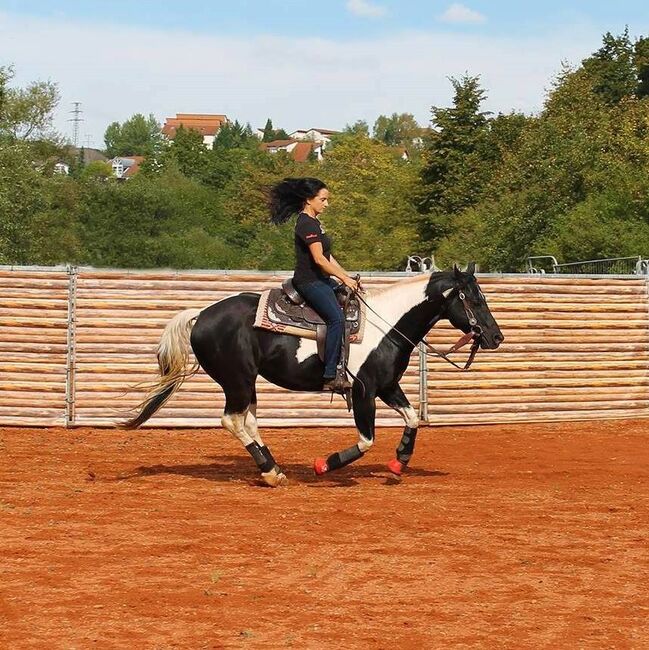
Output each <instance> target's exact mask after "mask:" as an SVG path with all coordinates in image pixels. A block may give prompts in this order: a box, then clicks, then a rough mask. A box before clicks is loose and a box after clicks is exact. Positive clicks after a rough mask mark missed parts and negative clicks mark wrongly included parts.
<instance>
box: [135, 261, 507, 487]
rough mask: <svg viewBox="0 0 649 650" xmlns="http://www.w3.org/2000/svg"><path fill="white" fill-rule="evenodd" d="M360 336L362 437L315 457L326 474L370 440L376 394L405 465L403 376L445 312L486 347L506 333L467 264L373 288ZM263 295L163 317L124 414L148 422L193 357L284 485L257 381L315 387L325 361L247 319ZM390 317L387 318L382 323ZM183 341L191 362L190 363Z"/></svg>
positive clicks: (412, 431) (235, 427)
mask: <svg viewBox="0 0 649 650" xmlns="http://www.w3.org/2000/svg"><path fill="white" fill-rule="evenodd" d="M365 300H366V302H367V307H368V308H367V312H366V315H367V321H366V324H365V332H364V336H363V340H362V343H359V344H353V345H352V346H351V351H350V357H349V370H350V371H351V373H352V374H353V376H354V377H355V380H354V384H353V388H352V398H353V412H354V420H355V422H356V427H357V428H358V432H359V439H358V443H357V444H355V445H354V446H352V447H350V448H348V449H344V450H342V451H339V452H336V453H334V454H331V455H330V456H329V457H328V458H326V459H318V460H316V463H315V471H316V473H318V474H323V473H325V472H327V471H331V470H335V469H339V468H341V467H344V466H345V465H348V464H349V463H351V462H353V461H355V460H357V459H359V458H360V457H361V456H363V455H364V454H365V452H367V451H368V450H369V448H370V447H371V446H372V443H373V442H374V421H375V412H376V404H375V402H376V398H377V397H378V398H379V399H381V400H383V401H384V402H385V403H386V404H387V405H388V406H390V407H392V408H393V409H395V410H396V411H397V412H398V413H399V414H400V415H401V417H403V419H404V420H405V425H406V426H405V429H404V432H403V436H402V439H401V443H400V445H399V448H398V449H397V458H396V459H393V460H392V461H391V462H390V463H389V467H390V469H391V470H392V471H393V472H395V473H400V471H401V470H402V469H403V468H404V467H405V466H406V465H407V463H408V461H409V460H410V457H411V455H412V453H413V450H414V445H415V438H416V434H417V427H418V425H419V419H418V417H417V413H416V411H415V409H414V408H413V407H412V406H411V405H410V403H409V402H408V399H407V398H406V396H405V395H404V393H403V391H402V390H401V387H400V386H399V380H400V379H401V377H402V375H403V373H404V372H405V370H406V368H407V366H408V361H409V359H410V355H411V353H412V351H413V348H414V345H415V344H416V343H418V342H419V341H421V340H422V339H423V338H424V337H425V336H426V334H427V333H428V331H429V330H430V329H431V328H432V327H433V326H434V325H435V323H437V322H438V321H439V320H441V319H444V318H445V319H448V320H449V321H450V322H451V324H452V325H453V326H454V327H456V328H457V329H459V330H462V331H463V332H465V333H467V334H468V333H469V332H473V333H474V336H475V337H479V343H480V346H481V347H482V348H484V349H495V348H497V347H498V346H499V345H500V343H501V342H502V341H503V335H502V333H501V332H500V329H499V328H498V325H497V324H496V321H495V320H494V318H493V316H492V315H491V312H490V311H489V308H488V306H487V303H486V301H485V297H484V295H483V294H482V291H481V290H480V287H479V286H478V282H477V280H476V278H475V275H474V266H473V265H470V267H469V269H467V271H466V272H461V271H460V270H459V269H457V268H455V269H454V270H453V271H446V272H439V273H432V274H422V275H418V276H415V277H413V278H407V279H405V280H402V281H400V282H396V283H395V284H393V285H391V286H389V287H388V288H386V289H381V290H379V291H375V292H372V293H369V294H368V295H367V296H366V297H365ZM258 302H259V294H255V293H247V292H246V293H240V294H237V295H233V296H229V297H227V298H224V299H223V300H220V301H219V302H217V303H215V304H213V305H211V306H210V307H207V308H205V309H203V310H197V309H188V310H185V311H183V312H181V313H179V314H177V315H176V316H175V317H174V318H173V319H172V320H171V321H170V322H169V323H168V324H167V326H166V328H165V330H164V333H163V335H162V338H161V340H160V345H159V347H158V364H159V367H160V381H159V382H158V383H157V385H156V386H155V387H154V389H153V390H152V392H151V393H150V395H149V396H148V397H147V398H146V399H145V401H144V402H143V403H142V404H141V405H140V409H139V413H138V415H136V416H135V417H133V418H132V419H131V420H129V421H128V422H126V423H125V426H126V427H128V428H136V427H138V426H140V425H141V424H142V423H143V422H146V421H147V420H148V419H149V418H150V417H151V416H152V415H153V414H154V413H155V412H156V411H157V410H158V409H159V408H160V407H161V406H162V405H163V404H164V403H165V402H166V401H167V400H168V399H169V398H170V397H171V395H173V393H174V392H175V391H176V390H177V389H178V388H179V387H180V385H181V384H182V382H183V381H184V380H185V379H186V378H187V377H190V376H191V375H193V374H195V373H196V372H198V369H199V365H200V367H201V368H203V370H204V371H205V372H206V373H207V374H208V375H209V376H210V377H211V378H212V379H214V381H216V382H217V383H219V384H220V385H221V387H222V388H223V391H224V393H225V410H224V414H223V417H222V418H221V422H222V424H223V427H224V428H226V429H227V430H228V431H230V432H231V433H232V434H233V435H234V436H235V437H236V438H237V439H238V440H240V441H241V443H242V444H243V445H244V446H245V448H246V449H247V450H248V452H249V453H250V455H251V456H252V457H253V459H254V460H255V462H256V463H257V466H258V467H259V469H260V471H261V476H262V478H263V479H264V481H265V482H266V483H268V484H269V485H272V486H278V485H283V484H285V483H286V482H287V479H286V476H285V475H284V474H283V473H282V471H281V469H280V467H279V466H278V465H277V463H276V462H275V459H274V458H273V455H272V453H271V452H270V450H269V449H268V447H267V446H266V445H265V444H264V443H263V441H262V439H261V437H260V435H259V431H258V429H257V417H256V410H257V395H256V392H255V382H256V380H257V376H258V375H261V376H262V377H264V378H265V379H267V380H268V381H270V382H272V383H274V384H276V385H278V386H281V387H283V388H287V389H289V390H295V391H319V390H321V388H322V384H323V379H322V374H323V364H322V362H321V361H320V359H319V357H318V355H317V350H316V344H315V341H311V340H309V339H304V338H299V337H296V336H290V335H286V334H277V333H274V332H270V331H266V330H261V329H257V328H254V327H253V322H254V318H255V312H256V309H257V304H258ZM386 322H387V323H389V324H390V325H386ZM189 343H191V348H192V350H193V352H194V356H195V357H196V361H197V363H194V364H193V365H192V364H191V363H190V354H191V353H190V350H189Z"/></svg>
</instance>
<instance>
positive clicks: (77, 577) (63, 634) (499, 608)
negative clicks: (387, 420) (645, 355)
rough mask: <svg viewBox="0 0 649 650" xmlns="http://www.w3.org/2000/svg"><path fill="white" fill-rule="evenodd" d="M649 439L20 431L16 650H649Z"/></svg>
mask: <svg viewBox="0 0 649 650" xmlns="http://www.w3.org/2000/svg"><path fill="white" fill-rule="evenodd" d="M648 425H649V421H647V420H637V421H609V422H587V423H560V424H546V425H525V426H523V425H515V426H514V425H512V426H488V427H487V426H485V427H471V428H468V427H467V428H462V427H453V428H428V429H421V430H420V434H419V436H420V437H419V441H418V446H417V450H416V452H415V456H414V458H413V461H412V463H411V467H410V468H409V469H408V471H407V473H406V474H405V475H404V477H403V479H402V481H401V482H396V481H394V480H393V479H391V478H390V475H389V473H388V472H387V471H386V470H385V462H386V461H387V460H389V459H390V458H392V456H393V454H394V448H395V446H396V444H397V442H398V440H399V438H400V435H401V432H400V430H397V429H382V430H379V432H378V439H377V444H376V445H375V447H374V448H373V450H372V451H371V452H370V454H368V455H367V456H365V458H363V459H361V460H360V461H359V462H358V463H357V464H356V465H353V466H350V467H348V468H345V469H343V470H340V471H339V472H338V473H337V474H329V475H327V476H326V477H324V478H316V477H315V476H314V475H313V474H312V471H311V463H312V460H313V458H314V456H316V455H323V454H327V453H329V452H331V451H334V450H336V449H340V448H342V447H347V446H349V445H350V444H353V442H354V441H355V439H356V434H355V432H354V431H353V430H350V429H334V430H332V429H330V430H316V429H302V430H298V429H275V430H267V431H262V435H264V439H265V441H266V442H267V444H269V446H270V447H271V449H272V450H273V452H274V454H275V457H276V458H277V460H278V461H279V462H280V464H281V465H282V468H283V469H284V471H285V472H286V474H287V475H288V477H289V479H290V481H291V483H290V485H289V486H288V487H287V488H283V489H272V488H268V487H263V486H261V485H260V484H259V482H258V480H257V472H256V468H255V467H254V465H253V463H252V461H251V459H250V458H249V457H248V456H247V454H246V452H245V450H243V449H242V448H241V447H240V446H239V445H238V443H236V442H235V441H234V440H233V439H231V438H230V437H229V436H228V435H227V434H225V433H224V432H223V431H221V430H217V431H207V430H144V431H136V432H126V431H116V430H100V429H94V430H93V429H73V430H60V429H59V430H56V429H15V428H7V429H0V490H1V492H0V550H1V555H0V571H1V574H0V647H1V648H12V649H13V648H48V649H51V648H66V649H67V648H90V647H94V648H102V649H103V648H192V649H193V648H285V647H286V648H445V647H452V648H492V647H493V648H509V647H511V648H649V587H648V585H649V550H648V549H649V544H648V541H649V481H648V479H649V444H648V443H649V436H648V435H647V426H648Z"/></svg>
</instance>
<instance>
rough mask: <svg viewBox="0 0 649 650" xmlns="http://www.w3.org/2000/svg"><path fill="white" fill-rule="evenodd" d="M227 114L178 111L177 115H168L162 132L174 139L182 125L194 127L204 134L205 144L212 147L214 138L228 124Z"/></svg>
mask: <svg viewBox="0 0 649 650" xmlns="http://www.w3.org/2000/svg"><path fill="white" fill-rule="evenodd" d="M228 121H229V120H228V118H227V116H226V115H204V114H199V113H176V117H168V118H167V119H166V120H165V123H164V126H163V127H162V133H163V134H164V135H166V136H167V138H169V140H173V139H174V137H175V135H176V131H177V130H178V129H179V128H180V127H181V126H182V127H183V128H185V129H193V130H194V131H198V132H199V133H200V134H201V135H202V136H203V144H204V145H205V146H206V147H207V148H208V149H211V148H212V147H213V146H214V138H215V137H216V134H217V133H218V132H219V129H220V128H221V126H223V124H227V122H228Z"/></svg>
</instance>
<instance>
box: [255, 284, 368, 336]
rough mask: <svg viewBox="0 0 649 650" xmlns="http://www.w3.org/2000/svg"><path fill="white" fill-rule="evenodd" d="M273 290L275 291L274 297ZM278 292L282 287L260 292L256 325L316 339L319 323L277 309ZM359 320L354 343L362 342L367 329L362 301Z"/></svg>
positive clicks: (354, 330)
mask: <svg viewBox="0 0 649 650" xmlns="http://www.w3.org/2000/svg"><path fill="white" fill-rule="evenodd" d="M271 292H275V293H274V295H273V296H272V299H271ZM277 292H281V289H267V290H266V291H263V292H262V293H261V294H260V296H259V305H258V306H257V312H256V314H255V322H254V327H258V328H260V329H264V330H269V331H271V332H278V333H282V334H290V335H292V336H301V337H303V338H305V339H312V340H314V341H315V340H316V327H317V323H315V322H311V321H295V320H292V319H290V317H289V316H288V314H286V313H285V312H283V311H282V312H278V311H276V309H275V305H276V298H277ZM359 320H360V323H358V322H357V321H355V322H354V324H355V325H356V326H357V327H355V328H353V330H352V332H353V333H355V335H356V339H355V340H354V341H353V342H354V343H360V342H361V341H362V340H363V331H364V329H365V306H364V305H363V304H362V303H361V310H360V318H359ZM356 330H357V331H356Z"/></svg>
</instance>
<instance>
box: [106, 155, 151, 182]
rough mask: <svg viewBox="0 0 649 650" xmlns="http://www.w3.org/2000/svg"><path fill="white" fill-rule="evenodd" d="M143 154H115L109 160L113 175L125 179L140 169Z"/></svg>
mask: <svg viewBox="0 0 649 650" xmlns="http://www.w3.org/2000/svg"><path fill="white" fill-rule="evenodd" d="M143 160H144V156H115V158H113V159H112V160H109V161H108V162H109V163H110V165H111V167H112V168H113V175H114V176H115V177H116V178H118V179H119V180H127V179H129V178H131V176H134V175H135V174H137V173H138V171H140V165H141V164H142V161H143Z"/></svg>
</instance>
